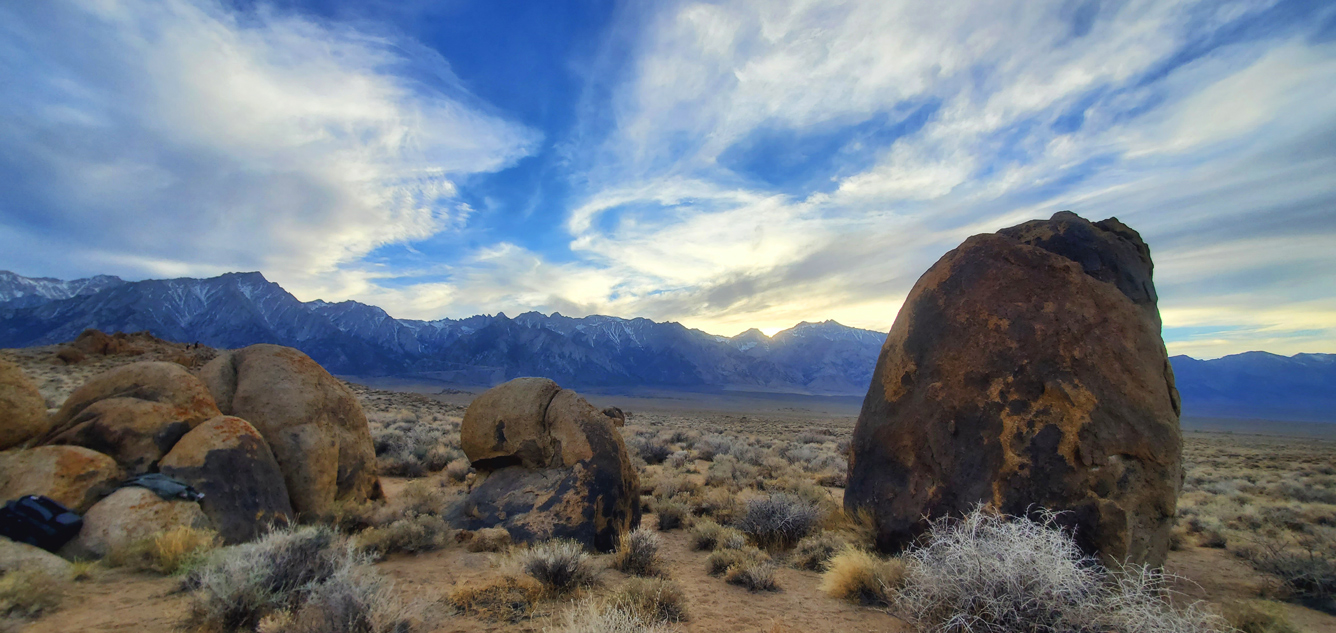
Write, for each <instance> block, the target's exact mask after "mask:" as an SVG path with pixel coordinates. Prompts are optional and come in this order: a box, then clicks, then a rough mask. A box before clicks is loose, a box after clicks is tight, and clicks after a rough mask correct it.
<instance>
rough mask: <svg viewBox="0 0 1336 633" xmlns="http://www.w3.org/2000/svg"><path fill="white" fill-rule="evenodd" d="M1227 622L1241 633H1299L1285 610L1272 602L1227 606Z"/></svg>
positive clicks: (1237, 602)
mask: <svg viewBox="0 0 1336 633" xmlns="http://www.w3.org/2000/svg"><path fill="white" fill-rule="evenodd" d="M1224 611H1225V620H1226V621H1228V622H1229V625H1230V626H1232V627H1234V628H1235V629H1238V631H1239V633H1299V629H1296V628H1294V625H1293V624H1290V621H1289V618H1286V617H1285V609H1284V607H1282V606H1281V605H1280V603H1278V602H1272V601H1270V600H1243V601H1236V602H1230V603H1229V604H1226V605H1225V609H1224Z"/></svg>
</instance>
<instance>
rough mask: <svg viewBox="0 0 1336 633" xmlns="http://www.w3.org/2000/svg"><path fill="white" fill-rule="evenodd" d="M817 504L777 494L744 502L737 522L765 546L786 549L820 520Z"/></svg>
mask: <svg viewBox="0 0 1336 633" xmlns="http://www.w3.org/2000/svg"><path fill="white" fill-rule="evenodd" d="M821 519H822V516H821V513H820V511H819V510H818V509H817V507H816V505H814V504H812V503H810V502H808V501H806V500H804V499H802V498H799V497H798V496H797V495H793V494H788V493H776V494H771V495H769V496H767V497H763V498H760V499H752V500H750V501H748V502H747V506H746V508H745V509H744V510H743V512H742V515H741V516H740V517H738V519H737V522H736V525H737V528H738V529H739V530H741V531H742V532H743V533H744V534H746V535H747V536H749V537H751V539H752V540H753V541H755V543H756V544H757V545H759V546H761V547H764V548H767V549H787V548H789V547H792V546H793V545H794V544H796V543H797V542H798V541H799V540H801V539H802V538H803V537H805V536H807V535H808V534H811V533H812V531H813V530H815V529H816V527H817V526H818V525H820V523H821Z"/></svg>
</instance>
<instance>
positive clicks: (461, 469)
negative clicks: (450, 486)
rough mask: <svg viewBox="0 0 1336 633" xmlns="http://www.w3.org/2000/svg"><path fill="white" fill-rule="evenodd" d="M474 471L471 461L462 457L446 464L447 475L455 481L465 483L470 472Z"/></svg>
mask: <svg viewBox="0 0 1336 633" xmlns="http://www.w3.org/2000/svg"><path fill="white" fill-rule="evenodd" d="M472 469H473V465H472V464H471V463H469V460H468V459H467V458H463V457H461V458H459V459H456V460H455V461H452V462H450V463H449V464H446V466H445V475H446V476H447V477H449V478H451V479H453V480H455V481H464V478H465V477H468V476H469V471H470V470H472Z"/></svg>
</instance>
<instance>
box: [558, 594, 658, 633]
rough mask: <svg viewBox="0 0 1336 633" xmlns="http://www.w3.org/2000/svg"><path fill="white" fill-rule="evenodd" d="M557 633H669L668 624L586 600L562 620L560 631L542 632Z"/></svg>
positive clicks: (619, 607) (617, 606) (568, 612)
mask: <svg viewBox="0 0 1336 633" xmlns="http://www.w3.org/2000/svg"><path fill="white" fill-rule="evenodd" d="M544 630H545V631H555V632H556V633H668V632H669V631H672V630H673V629H672V628H670V627H669V625H667V624H663V623H659V622H653V621H646V620H645V619H644V618H642V617H641V616H639V615H637V614H636V613H633V612H631V611H630V610H628V609H626V608H624V607H621V606H619V605H617V604H616V603H604V602H598V601H593V600H587V601H585V602H581V603H579V604H577V605H575V607H574V608H572V609H569V610H567V611H566V613H565V614H563V616H562V622H561V626H560V628H556V629H544Z"/></svg>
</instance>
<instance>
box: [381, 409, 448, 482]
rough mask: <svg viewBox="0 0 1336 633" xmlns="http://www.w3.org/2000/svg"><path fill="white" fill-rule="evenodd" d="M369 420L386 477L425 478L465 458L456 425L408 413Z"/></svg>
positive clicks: (382, 472)
mask: <svg viewBox="0 0 1336 633" xmlns="http://www.w3.org/2000/svg"><path fill="white" fill-rule="evenodd" d="M387 416H388V418H387ZM369 417H370V418H371V420H370V422H371V425H372V427H373V431H372V444H373V445H374V447H375V449H376V458H377V461H378V463H379V466H380V473H381V474H383V475H389V476H392V477H421V476H422V475H425V474H427V473H428V472H436V471H438V470H441V469H443V468H445V467H446V465H447V464H449V463H450V462H452V461H454V460H456V459H459V458H461V457H463V456H464V452H463V451H462V450H461V449H460V448H459V440H458V433H457V431H458V429H456V428H455V427H454V426H453V425H448V424H439V423H431V422H426V421H421V420H419V419H418V416H417V414H415V413H412V412H407V411H399V412H391V413H389V414H372V415H371V416H369ZM382 424H383V425H384V426H380V425H382Z"/></svg>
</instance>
